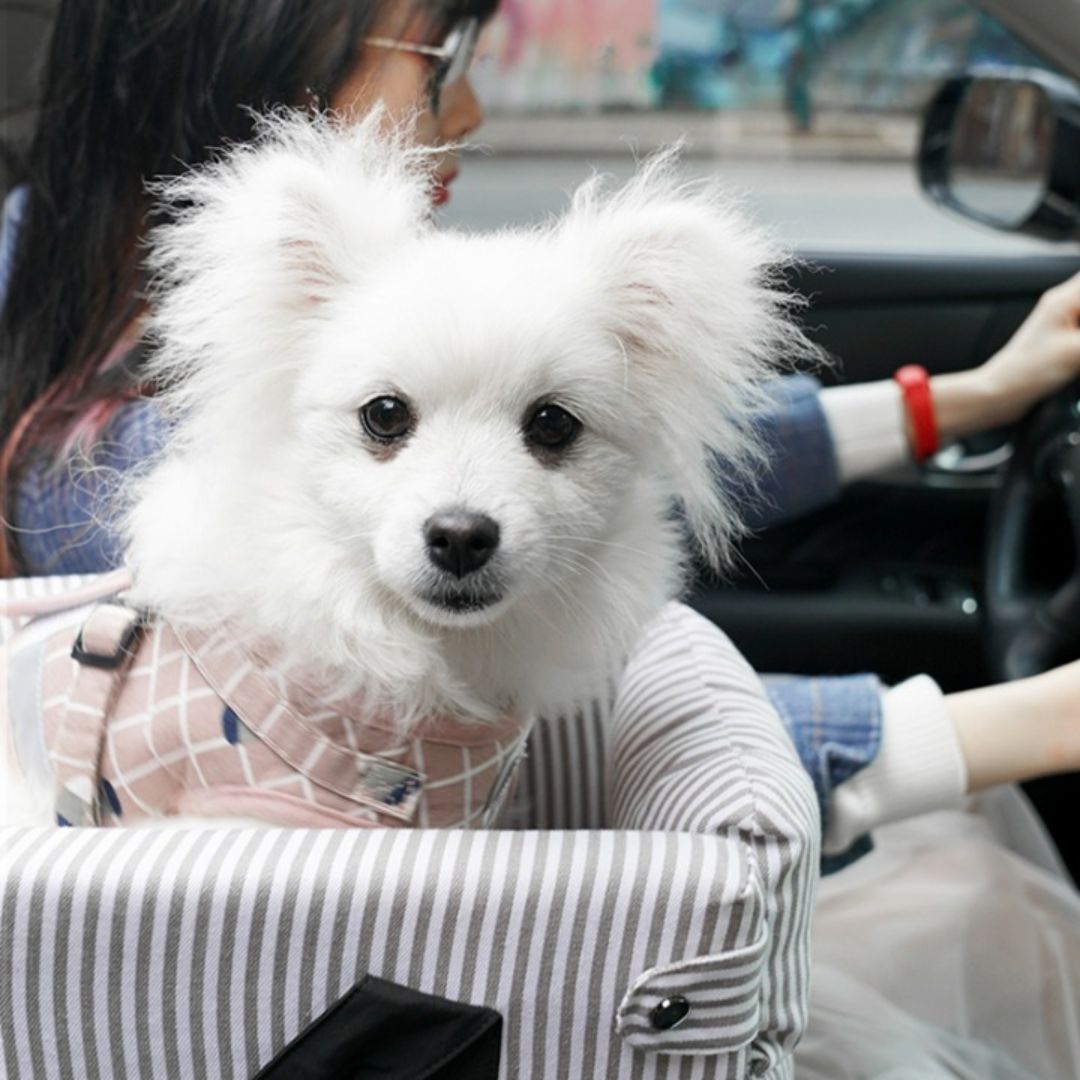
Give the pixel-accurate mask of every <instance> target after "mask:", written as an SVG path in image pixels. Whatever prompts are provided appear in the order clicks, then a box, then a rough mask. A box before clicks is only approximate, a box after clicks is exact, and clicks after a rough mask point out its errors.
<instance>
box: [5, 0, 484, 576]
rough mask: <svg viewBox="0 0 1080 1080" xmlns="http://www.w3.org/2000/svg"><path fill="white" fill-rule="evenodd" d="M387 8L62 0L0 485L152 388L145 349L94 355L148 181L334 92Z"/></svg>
mask: <svg viewBox="0 0 1080 1080" xmlns="http://www.w3.org/2000/svg"><path fill="white" fill-rule="evenodd" d="M497 4H498V0H413V7H414V9H415V11H416V13H417V14H422V15H424V16H427V17H428V18H430V20H431V26H430V28H429V30H430V33H431V34H432V35H435V34H437V33H439V32H441V31H444V30H449V28H450V26H451V25H452V24H453V22H454V21H455V20H457V19H460V18H463V17H466V16H468V15H474V16H477V17H479V18H481V19H486V18H488V17H489V16H490V15H491V14H492V13H493V12H494V9H495V8H496V7H497ZM379 7H380V0H123V2H122V3H118V2H116V0H61V3H60V5H59V8H58V10H57V13H56V16H55V23H54V26H53V31H52V35H51V38H50V42H49V47H48V54H47V57H46V61H45V64H44V66H43V69H42V85H41V92H40V100H39V111H38V120H37V124H36V129H35V133H34V136H33V139H32V141H31V143H30V147H29V152H28V153H27V154H26V156H25V159H24V162H23V167H22V173H23V177H22V178H23V180H24V183H25V185H26V188H27V189H28V190H27V198H26V199H25V210H24V212H23V213H22V216H21V223H20V227H19V230H18V237H17V245H16V251H15V257H14V260H13V263H12V266H11V272H10V275H9V279H8V288H7V293H6V298H5V300H4V304H3V311H2V313H0V443H5V444H6V446H5V450H4V453H3V455H2V457H0V491H2V490H4V489H6V490H8V491H10V489H11V478H12V476H13V475H15V473H16V470H17V468H18V466H19V463H20V461H21V460H23V459H24V458H25V454H26V451H27V450H28V449H29V448H32V447H33V446H35V445H38V444H40V443H41V442H43V441H46V440H47V439H48V438H50V437H51V436H52V435H53V434H55V433H57V432H62V431H63V430H64V429H65V427H66V426H67V425H69V424H70V423H71V421H72V420H74V419H75V418H76V417H77V416H79V415H81V414H82V413H83V412H84V411H85V410H86V408H87V407H88V405H90V404H91V403H93V402H94V401H96V400H100V399H101V398H102V397H109V396H114V395H124V396H134V395H137V394H139V393H143V392H147V391H148V390H149V388H146V387H143V386H141V385H140V377H139V362H138V358H137V357H136V358H134V359H133V360H131V361H129V362H127V363H126V364H125V365H124V367H123V368H122V369H121V368H118V369H116V370H112V371H108V372H102V371H101V370H100V369H101V367H102V362H103V360H104V359H105V357H106V356H107V355H108V353H109V351H110V349H111V348H112V347H113V346H114V345H115V343H116V341H117V338H118V337H119V335H120V333H121V332H122V331H123V329H124V328H125V327H126V326H127V325H128V324H129V322H130V321H131V319H132V317H133V316H134V315H135V314H137V313H138V311H139V310H140V306H141V305H142V303H143V298H142V287H143V279H142V267H141V250H140V243H139V242H140V240H141V239H142V238H143V237H144V236H145V233H146V231H147V227H148V225H149V224H150V222H149V221H148V213H149V209H148V202H147V199H146V196H145V191H144V185H145V183H146V181H147V180H148V179H150V178H155V177H167V176H170V175H175V174H176V173H178V172H180V171H182V170H184V169H187V168H189V167H191V166H194V165H198V164H200V163H201V162H203V161H205V160H206V159H207V158H208V157H209V156H210V155H212V154H213V153H214V151H215V149H216V148H219V147H221V146H222V145H223V144H226V143H229V142H242V141H245V140H247V139H250V138H251V137H252V135H253V118H252V110H255V111H259V110H262V109H265V108H268V107H275V106H282V105H284V106H303V105H305V104H307V105H313V104H314V105H316V106H317V105H318V104H319V103H323V104H325V103H326V102H327V101H329V99H330V98H331V97H332V95H333V93H334V91H335V89H336V88H337V87H338V86H339V85H340V83H341V82H342V80H343V79H344V77H345V76H346V74H347V73H348V72H349V70H350V68H351V66H352V64H353V61H354V58H355V55H356V50H357V48H358V46H359V43H360V39H361V37H362V35H363V34H364V32H365V30H366V29H367V27H368V26H369V25H370V23H371V21H372V18H373V16H374V14H375V13H376V11H377V10H378V9H379ZM407 13H408V12H407V10H406V14H407ZM31 409H32V411H33V415H32V417H30V422H29V423H27V418H28V416H29V414H28V410H31ZM20 418H22V421H23V422H22V423H19V421H20ZM4 501H5V502H6V500H4ZM2 562H3V557H2V553H0V563H2ZM9 569H10V568H9Z"/></svg>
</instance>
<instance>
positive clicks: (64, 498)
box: [13, 398, 165, 575]
mask: <svg viewBox="0 0 1080 1080" xmlns="http://www.w3.org/2000/svg"><path fill="white" fill-rule="evenodd" d="M164 434H165V424H164V421H163V419H162V417H161V413H160V412H159V411H158V408H157V405H156V403H155V402H154V401H153V399H151V398H142V399H139V400H137V401H132V402H129V403H128V404H126V405H124V406H122V407H121V408H120V409H119V411H118V412H117V414H116V415H115V416H114V417H113V419H112V420H111V421H110V422H109V423H108V425H107V426H106V428H105V430H104V431H103V432H102V434H101V438H100V440H99V441H98V443H96V444H95V446H94V447H93V449H92V450H91V452H90V455H89V458H88V459H87V458H84V457H70V458H66V459H63V460H61V461H55V460H53V458H52V457H51V455H44V454H42V455H39V456H38V457H37V458H36V459H35V460H32V461H31V462H30V463H29V465H28V466H27V468H26V470H25V471H24V473H23V475H22V477H21V479H20V482H19V486H18V490H17V491H16V493H15V500H14V507H13V511H14V515H13V516H14V518H15V540H16V543H17V545H18V549H19V554H20V556H21V559H22V562H23V565H24V567H25V572H26V573H29V574H34V575H45V574H94V573H100V572H103V571H105V570H112V569H114V568H115V567H116V566H118V565H119V564H120V561H121V550H120V543H119V538H118V536H117V530H116V528H115V521H116V518H117V516H118V514H119V506H118V504H117V499H116V493H117V489H118V484H119V481H120V480H121V479H122V478H123V477H124V476H126V475H129V474H131V473H132V472H134V471H135V470H137V469H139V468H140V467H143V466H144V465H145V464H146V463H147V462H148V461H149V460H150V459H151V458H152V457H153V456H154V454H155V452H156V451H157V450H158V448H159V447H160V446H161V442H162V439H163V436H164Z"/></svg>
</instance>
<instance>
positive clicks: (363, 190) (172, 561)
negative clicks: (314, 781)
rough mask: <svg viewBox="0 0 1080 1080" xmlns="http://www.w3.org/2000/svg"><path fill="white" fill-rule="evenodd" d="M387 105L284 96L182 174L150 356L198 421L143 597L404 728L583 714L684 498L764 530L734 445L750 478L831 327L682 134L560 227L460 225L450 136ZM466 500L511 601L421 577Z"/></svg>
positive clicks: (638, 617)
mask: <svg viewBox="0 0 1080 1080" xmlns="http://www.w3.org/2000/svg"><path fill="white" fill-rule="evenodd" d="M383 126H384V118H383V117H382V116H380V115H378V114H374V115H372V116H371V118H370V119H368V120H367V121H365V122H364V123H362V124H360V125H359V126H355V127H352V128H343V127H341V126H339V125H337V124H336V123H335V122H333V121H332V120H325V121H320V122H312V121H311V120H310V119H306V118H296V117H291V116H287V115H278V116H275V117H272V118H270V119H269V120H267V121H266V122H265V127H264V131H263V134H262V137H261V138H260V139H259V140H258V142H257V143H256V144H254V145H249V146H244V147H240V148H238V149H235V150H233V151H230V152H229V153H228V154H227V155H224V156H223V158H222V160H221V161H219V162H218V163H216V164H215V165H214V166H212V167H210V168H207V169H204V170H202V171H198V172H194V173H192V174H190V175H188V176H186V177H184V178H182V179H180V180H178V181H175V182H173V183H171V184H169V185H168V186H166V187H164V188H162V189H161V190H160V192H159V194H160V196H161V198H162V199H163V200H164V201H165V203H166V204H168V206H169V207H170V209H171V211H172V213H173V215H174V222H175V223H174V224H171V225H169V226H167V227H164V228H162V229H161V230H159V231H158V233H157V235H156V236H155V238H154V242H153V245H152V266H153V269H154V270H155V272H156V300H155V311H156V315H155V319H154V324H153V333H154V335H155V337H156V339H157V342H158V346H159V348H158V351H157V358H156V361H155V363H154V375H155V377H156V378H157V379H158V380H160V381H161V382H162V384H163V385H164V386H165V387H166V392H165V394H164V396H163V398H162V405H163V407H164V408H165V409H166V410H167V411H168V414H169V415H170V416H171V417H172V419H173V421H174V424H175V429H174V433H173V435H172V438H171V440H170V442H169V444H168V445H167V447H166V448H165V451H164V453H163V455H162V458H161V460H160V462H159V463H157V464H156V466H155V467H154V468H153V469H152V470H151V471H150V472H149V473H148V474H147V475H146V476H145V477H144V478H143V479H142V480H141V481H140V482H139V483H138V485H137V486H136V488H135V489H134V490H133V491H132V492H131V497H132V509H131V511H130V514H129V515H128V518H127V522H126V531H127V537H128V542H129V546H128V551H129V561H130V563H131V565H132V567H133V569H134V572H135V575H136V581H137V586H136V599H137V601H138V602H139V603H142V604H145V605H146V606H148V607H149V608H151V609H154V610H156V611H158V612H160V613H162V614H163V615H165V616H166V617H168V618H169V619H171V620H174V621H175V622H177V623H182V624H195V625H206V624H214V625H217V624H219V623H222V622H225V623H228V624H229V625H231V627H232V628H233V630H234V632H235V633H236V634H237V635H238V636H239V637H240V638H241V639H245V640H247V639H250V641H251V642H253V643H254V642H259V643H266V642H270V643H272V644H273V646H274V647H275V648H277V649H278V650H279V651H280V654H281V655H282V656H283V657H284V658H286V659H287V660H288V661H289V662H290V663H296V664H299V665H301V666H303V667H305V668H308V669H312V670H315V671H317V672H318V673H320V674H321V676H322V677H324V678H325V679H326V680H327V681H328V682H330V683H332V684H333V685H336V686H338V687H341V688H342V689H345V690H349V691H351V692H360V693H363V694H366V695H368V696H369V697H370V699H371V700H372V701H373V702H374V703H378V704H385V705H389V706H391V707H392V709H393V710H394V712H395V713H396V715H398V716H399V717H401V719H402V722H403V723H409V722H411V721H412V720H414V719H416V718H417V717H420V716H422V715H424V714H427V713H429V712H431V711H434V710H441V711H447V710H449V711H453V712H455V713H459V714H463V715H467V716H475V717H477V718H478V719H481V718H483V717H485V716H489V715H491V714H492V713H493V712H495V711H498V710H501V709H504V708H506V707H507V706H510V705H512V706H516V707H518V708H521V709H523V710H526V711H529V712H535V711H541V710H558V709H569V708H573V707H574V706H575V705H577V704H578V703H579V702H582V701H583V700H585V699H587V698H589V697H591V696H593V695H594V694H596V693H597V692H598V691H600V692H602V691H603V689H604V687H605V686H606V685H607V683H608V681H609V680H610V678H611V677H612V675H613V674H614V673H615V671H616V669H617V666H618V664H619V660H620V658H621V657H622V656H623V655H624V654H625V653H626V651H627V649H628V647H629V646H630V645H631V643H632V642H633V640H634V638H635V636H636V635H637V634H638V633H639V631H640V629H641V627H642V625H643V624H644V623H645V622H646V621H647V620H648V619H649V618H650V617H651V616H653V615H654V614H655V613H656V612H657V610H658V609H659V608H660V606H661V605H662V604H663V603H664V602H665V601H666V600H667V599H669V598H670V597H671V596H672V595H673V594H675V593H676V592H677V590H678V589H679V586H680V581H681V574H682V566H683V557H682V552H681V546H682V542H683V530H682V528H681V527H680V526H679V525H678V524H676V523H673V522H672V520H671V519H670V513H669V511H670V508H671V506H672V505H673V504H674V503H679V504H681V506H682V507H683V508H684V514H685V521H686V523H687V524H688V526H689V530H690V532H691V533H692V534H693V536H694V537H695V538H696V539H697V541H698V542H699V544H700V545H701V548H702V550H703V551H704V552H705V553H706V554H707V555H708V557H709V558H710V559H711V560H712V561H714V562H723V560H724V559H725V557H726V556H727V553H728V551H729V548H730V543H731V541H732V539H733V537H734V536H735V535H736V534H737V533H738V531H739V524H738V514H737V512H736V508H735V507H734V506H732V505H730V503H729V502H728V501H727V500H726V499H725V498H724V496H723V495H722V494H720V492H719V491H718V489H717V486H716V484H715V482H714V479H713V477H712V475H711V469H712V468H713V465H712V451H713V450H715V451H717V452H718V454H719V456H720V459H721V460H722V461H723V463H724V464H723V467H724V468H726V469H728V470H730V471H732V472H734V473H738V474H740V475H742V476H744V477H746V476H748V475H749V474H750V473H751V472H752V470H753V469H754V468H755V467H756V466H757V465H758V464H759V462H760V450H759V447H758V446H757V444H756V443H755V440H754V436H753V431H752V428H751V426H750V424H749V422H748V421H749V414H750V411H751V410H752V409H753V408H754V407H755V405H757V404H759V401H760V392H761V390H760V388H761V384H762V381H763V379H764V378H765V377H766V376H767V375H769V374H770V368H771V365H772V363H773V360H774V358H775V357H777V356H781V357H792V356H794V355H797V354H799V353H802V352H804V351H805V350H806V348H807V346H806V343H805V339H803V337H802V336H801V334H800V333H799V331H798V330H797V329H796V328H795V327H794V326H793V325H792V323H791V322H790V320H789V319H788V317H787V308H788V298H787V297H786V296H785V295H784V294H783V293H782V291H780V290H779V289H778V288H777V287H776V286H775V285H774V284H773V283H772V277H771V275H772V271H773V269H774V268H775V267H777V265H778V264H779V262H780V261H781V258H782V256H781V254H780V252H778V251H777V249H776V248H775V247H774V246H773V245H772V244H771V242H770V241H769V240H768V239H767V238H765V237H763V235H762V234H761V233H760V232H759V231H757V230H756V229H753V228H751V227H750V226H749V225H748V224H747V223H746V221H745V220H743V218H742V217H741V216H740V215H739V214H738V213H737V212H736V211H735V210H734V209H733V208H732V206H731V204H730V201H729V200H728V199H726V198H725V197H724V196H723V195H722V194H721V193H720V192H719V191H718V190H717V189H716V188H714V187H709V186H695V187H688V186H683V185H680V184H679V183H678V182H677V180H676V178H675V171H674V160H673V156H672V155H671V154H668V155H662V156H660V157H657V158H654V159H652V160H651V161H649V162H647V163H646V164H645V165H644V166H643V167H642V168H641V169H640V171H639V173H638V175H637V177H636V179H634V180H633V181H632V182H631V183H630V184H628V185H627V186H626V187H624V188H623V189H622V190H620V191H617V192H615V193H614V194H607V193H605V192H604V190H603V188H602V184H601V182H600V181H599V180H593V181H591V182H589V183H587V184H586V185H585V186H584V187H582V188H581V189H580V190H579V191H578V192H577V194H576V195H575V196H574V199H573V204H572V206H571V208H570V210H569V212H568V213H567V214H566V215H565V216H564V217H562V218H561V219H560V220H557V221H553V222H551V223H549V224H547V225H544V226H543V227H540V228H535V229H532V230H515V231H506V232H501V233H497V234H493V235H465V234H462V233H456V232H446V231H439V230H437V229H435V228H434V227H433V225H432V222H431V220H430V217H429V210H428V195H427V185H428V179H427V176H428V168H429V165H430V160H431V159H430V158H429V153H430V152H428V151H425V150H422V149H416V148H410V147H409V146H408V145H407V143H406V139H405V137H404V136H403V135H401V134H389V135H388V134H386V133H384V132H383V131H382V130H381V128H382V127H383ZM391 392H392V393H395V394H399V395H403V396H405V397H407V398H408V399H409V401H411V402H412V403H413V405H414V407H415V409H416V412H417V416H418V421H417V424H416V428H415V430H414V432H413V433H412V434H411V435H410V436H409V437H408V439H407V441H406V442H405V443H404V445H403V446H402V447H401V448H400V449H399V450H398V451H397V452H396V453H394V454H393V455H392V456H390V457H389V458H387V459H383V457H381V456H380V455H378V454H375V453H373V452H372V450H371V448H370V446H369V445H367V444H366V442H365V440H364V438H363V436H362V433H361V428H360V424H359V421H358V408H359V407H360V406H361V405H362V404H363V403H364V402H366V401H368V400H369V399H371V398H372V397H375V396H377V395H379V394H386V393H391ZM541 400H543V401H554V402H557V403H559V404H560V405H562V406H563V407H565V408H566V409H568V410H569V411H570V412H572V413H573V414H574V415H575V416H576V417H577V418H578V419H579V420H580V421H581V422H582V424H583V425H584V427H583V431H582V434H581V436H580V438H579V439H578V441H577V443H576V444H575V445H574V447H573V449H572V451H570V452H569V453H567V455H566V456H565V459H564V460H562V461H561V462H559V463H557V464H551V463H545V462H543V461H540V460H538V459H537V457H536V456H535V455H534V454H533V453H531V452H530V450H529V448H528V447H527V446H526V444H525V440H524V438H523V435H522V424H523V422H524V418H525V417H526V415H527V414H528V412H529V410H530V409H531V408H532V407H533V406H534V404H535V403H536V402H538V401H541ZM449 505H454V506H462V507H465V508H467V509H469V510H472V511H475V512H479V513H484V514H487V515H490V516H491V517H492V518H494V519H495V520H496V521H498V523H499V525H500V528H501V533H502V541H501V544H500V547H499V550H498V552H497V554H496V556H495V559H493V560H492V566H491V572H492V573H493V574H496V575H497V576H498V580H499V583H500V587H503V591H504V598H503V600H502V601H500V602H499V603H498V604H496V605H494V606H492V607H490V608H487V609H484V610H482V611H478V612H473V613H471V614H462V615H455V614H452V613H450V612H444V611H438V610H435V609H433V608H432V607H431V605H430V604H427V603H426V602H425V601H424V600H423V599H422V598H421V597H420V596H419V591H418V590H419V588H420V583H421V582H422V581H424V580H426V576H425V575H427V576H430V572H431V568H430V566H429V564H428V561H427V558H426V554H425V549H424V542H423V538H422V529H421V526H422V523H423V522H424V521H425V520H426V519H427V518H428V516H429V515H430V514H431V513H432V512H433V511H436V510H438V509H440V508H443V507H445V506H449Z"/></svg>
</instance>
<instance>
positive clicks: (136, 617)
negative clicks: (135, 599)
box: [71, 604, 144, 671]
mask: <svg viewBox="0 0 1080 1080" xmlns="http://www.w3.org/2000/svg"><path fill="white" fill-rule="evenodd" d="M110 606H111V607H114V608H118V607H120V605H119V604H113V605H110ZM128 613H129V615H130V619H129V621H128V624H127V625H126V626H125V627H124V628H123V632H122V633H121V634H120V636H119V638H117V639H116V646H115V648H114V649H113V651H112V652H108V653H102V652H93V651H91V650H90V649H88V648H87V647H86V645H85V644H84V643H83V631H84V630H85V629H86V625H85V624H84V625H83V626H82V627H80V629H79V633H78V635H77V636H76V638H75V644H74V645H72V646H71V659H72V660H74V661H76V663H79V664H82V665H83V666H84V667H91V668H98V669H99V670H101V671H115V670H116V669H117V668H118V667H120V665H121V664H123V663H124V661H125V660H126V659H127V658H128V656H129V655H130V654H131V646H132V645H134V643H135V639H136V637H138V635H139V631H140V630H141V629H142V628H143V625H144V620H143V616H142V613H141V612H138V611H133V610H130V609H129V611H128Z"/></svg>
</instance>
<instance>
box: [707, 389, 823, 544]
mask: <svg viewBox="0 0 1080 1080" xmlns="http://www.w3.org/2000/svg"><path fill="white" fill-rule="evenodd" d="M771 389H772V402H773V405H772V408H771V409H768V410H766V411H764V412H762V413H760V414H759V415H758V416H757V418H756V420H755V423H756V426H757V429H758V432H759V433H760V435H761V436H762V438H763V439H764V441H765V445H766V447H767V448H768V455H769V467H768V469H767V470H766V471H765V473H764V474H763V475H762V476H761V477H760V478H759V484H758V490H757V492H756V493H755V494H754V496H753V497H751V498H749V499H748V500H747V512H746V514H745V517H746V523H747V524H748V525H749V526H750V527H751V528H754V529H760V528H763V527H765V526H767V525H776V524H778V523H780V522H782V521H790V520H792V519H794V518H797V517H799V516H800V515H802V514H807V513H809V512H810V511H811V510H817V509H819V508H820V507H822V506H825V505H827V504H828V503H830V502H832V501H833V500H834V499H836V498H837V496H838V495H839V494H840V474H839V470H838V468H837V464H836V451H835V449H834V447H833V439H832V433H831V432H830V430H829V424H828V420H827V419H826V417H825V411H824V410H823V409H822V407H821V401H820V399H819V398H818V391H819V390H820V389H821V384H820V383H819V382H818V381H817V379H815V378H812V377H811V376H809V375H788V376H785V377H783V378H780V379H776V380H775V381H774V382H773V384H772V388H771ZM722 475H723V474H722V472H721V473H720V474H719V476H718V479H719V482H720V483H723V480H722V479H720V477H722Z"/></svg>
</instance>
